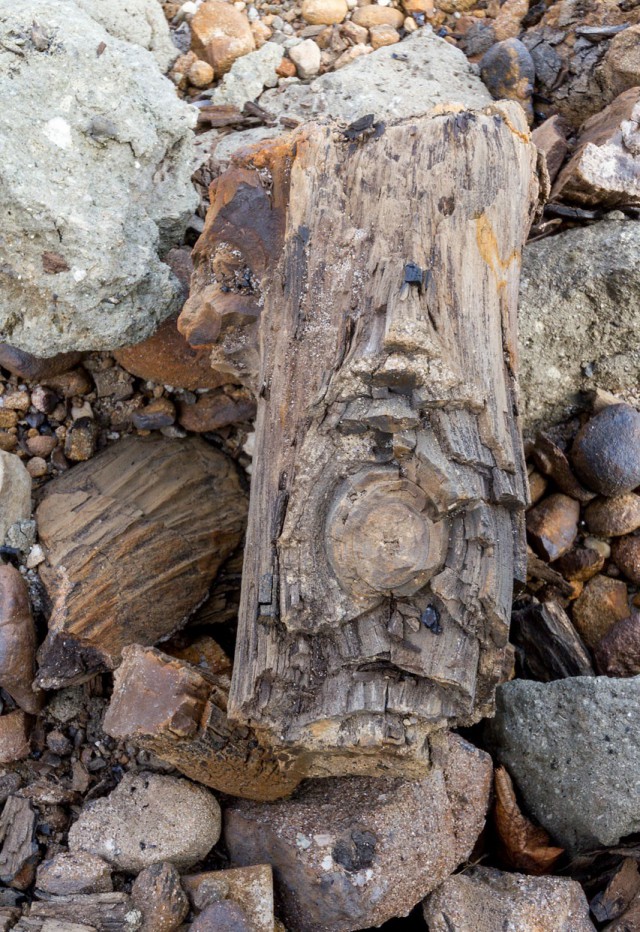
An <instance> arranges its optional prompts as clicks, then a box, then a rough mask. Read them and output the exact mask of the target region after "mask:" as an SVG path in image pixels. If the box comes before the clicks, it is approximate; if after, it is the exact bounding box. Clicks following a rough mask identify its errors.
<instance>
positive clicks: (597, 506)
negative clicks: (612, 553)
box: [584, 492, 640, 537]
mask: <svg viewBox="0 0 640 932" xmlns="http://www.w3.org/2000/svg"><path fill="white" fill-rule="evenodd" d="M584 517H585V521H586V523H587V527H588V528H589V531H590V532H591V533H592V534H597V535H600V536H601V537H622V536H623V535H624V534H631V533H633V531H635V530H637V529H638V528H639V527H640V495H636V494H635V493H633V492H627V494H626V495H616V496H614V497H613V498H597V499H596V500H595V501H594V502H591V504H590V505H588V506H587V508H586V510H585V513H584Z"/></svg>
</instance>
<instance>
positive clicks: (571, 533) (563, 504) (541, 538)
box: [526, 493, 580, 561]
mask: <svg viewBox="0 0 640 932" xmlns="http://www.w3.org/2000/svg"><path fill="white" fill-rule="evenodd" d="M579 517H580V505H579V503H578V502H577V501H575V499H573V498H569V496H568V495H561V494H560V493H557V494H555V495H550V496H549V497H548V498H545V499H543V500H542V501H541V502H539V503H538V504H537V505H535V507H533V508H531V509H530V510H529V511H528V512H527V519H526V520H527V537H528V539H529V543H530V544H531V546H532V547H533V549H534V550H535V551H536V553H537V554H538V556H540V557H543V558H544V559H546V560H549V561H553V560H557V559H558V557H561V556H562V555H563V554H565V553H566V552H567V551H568V550H569V549H570V548H571V546H572V545H573V542H574V540H575V539H576V535H577V533H578V519H579Z"/></svg>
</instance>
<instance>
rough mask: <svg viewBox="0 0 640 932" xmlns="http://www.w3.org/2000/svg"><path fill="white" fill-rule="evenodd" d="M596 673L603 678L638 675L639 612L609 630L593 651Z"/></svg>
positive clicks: (639, 656)
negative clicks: (600, 674) (602, 675)
mask: <svg viewBox="0 0 640 932" xmlns="http://www.w3.org/2000/svg"><path fill="white" fill-rule="evenodd" d="M593 656H594V658H595V662H596V665H597V667H598V671H599V672H600V673H602V674H604V675H605V676H636V675H637V674H638V673H640V612H632V613H631V615H630V616H629V617H628V618H623V619H622V621H618V622H617V623H616V624H615V625H613V627H611V628H609V630H608V631H607V633H606V634H605V635H604V637H603V638H602V639H601V640H600V641H598V643H597V644H596V645H595V647H594V649H593Z"/></svg>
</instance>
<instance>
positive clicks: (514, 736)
mask: <svg viewBox="0 0 640 932" xmlns="http://www.w3.org/2000/svg"><path fill="white" fill-rule="evenodd" d="M488 737H489V740H490V741H491V743H492V744H493V745H494V747H495V751H496V755H497V758H498V760H499V762H500V763H501V764H504V766H505V767H506V768H507V770H508V771H509V773H510V774H511V776H512V777H513V779H514V781H515V783H516V785H517V787H518V789H519V791H520V793H521V794H522V801H523V803H524V806H525V809H526V810H527V812H528V813H529V814H530V815H532V816H533V817H534V818H535V819H536V820H537V821H538V822H539V823H540V824H541V825H542V826H544V828H546V830H547V831H548V832H549V833H550V834H551V836H552V838H553V839H554V840H555V841H557V842H559V843H560V844H561V845H563V846H564V847H565V848H567V849H568V850H569V852H570V853H576V852H579V851H585V850H589V849H592V848H596V847H598V846H600V845H615V844H617V843H618V841H619V840H620V839H621V838H623V837H624V836H625V835H629V834H631V833H633V832H638V831H640V676H636V677H633V678H630V679H610V678H609V677H604V676H599V677H590V676H576V677H569V678H567V679H564V680H554V681H553V682H551V683H537V682H533V681H529V680H513V681H512V682H510V683H504V684H503V685H502V686H500V687H499V688H498V690H497V693H496V716H495V719H494V720H493V721H492V722H490V723H489V725H488Z"/></svg>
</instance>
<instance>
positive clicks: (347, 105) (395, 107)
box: [216, 7, 492, 163]
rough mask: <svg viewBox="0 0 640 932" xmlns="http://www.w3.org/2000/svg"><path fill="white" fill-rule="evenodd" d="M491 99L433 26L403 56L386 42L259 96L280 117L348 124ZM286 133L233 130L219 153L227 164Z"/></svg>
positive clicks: (278, 129)
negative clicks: (361, 55)
mask: <svg viewBox="0 0 640 932" xmlns="http://www.w3.org/2000/svg"><path fill="white" fill-rule="evenodd" d="M363 9H369V8H368V7H364V8H363ZM379 9H382V7H379ZM357 48H365V47H364V46H362V47H360V46H354V49H357ZM491 102H492V98H491V95H490V94H489V92H488V91H487V89H486V88H485V86H484V85H483V83H482V81H481V80H480V78H479V77H477V76H476V75H475V74H474V73H473V70H472V67H471V65H470V64H469V63H468V62H467V60H466V58H465V56H464V55H463V54H462V52H460V51H459V50H458V49H455V48H453V46H451V45H449V43H447V42H445V41H444V39H440V38H438V37H437V36H435V35H434V34H433V32H432V30H431V28H430V27H425V28H424V29H418V30H417V31H416V32H414V33H413V35H411V36H409V37H408V38H407V39H405V40H404V41H403V43H402V56H399V55H398V54H397V49H394V47H393V46H387V47H385V48H381V49H378V50H377V51H376V52H372V53H371V54H370V55H366V56H365V57H364V58H360V59H358V60H356V61H354V62H352V63H351V64H349V65H347V66H345V67H344V68H340V70H339V71H333V72H330V73H328V74H323V75H321V76H320V77H319V78H317V79H316V80H315V81H313V83H312V84H291V85H289V86H288V87H284V88H278V89H276V90H271V91H265V93H264V94H263V95H262V96H261V98H260V106H262V107H264V108H265V109H266V110H268V111H269V112H270V113H273V114H274V115H275V116H276V117H278V116H288V117H294V118H297V119H300V120H308V119H313V117H314V116H328V117H332V118H334V119H337V120H344V121H346V122H347V123H351V122H353V121H354V120H357V119H358V118H359V117H362V116H365V115H366V114H367V113H374V114H375V116H376V119H378V120H388V119H401V118H403V117H411V116H418V115H420V114H422V113H427V112H428V111H429V110H431V109H432V108H433V107H435V106H437V105H439V104H450V103H459V104H462V105H463V106H465V107H486V106H487V105H488V104H490V103H491ZM281 132H282V126H281V125H278V126H275V127H261V128H260V129H255V130H246V131H244V132H239V133H230V134H229V135H228V136H225V137H224V138H223V139H222V140H221V141H220V142H219V143H218V146H217V148H216V158H217V159H218V160H219V161H220V162H222V163H226V162H227V161H228V160H229V159H230V157H231V155H232V154H233V153H234V152H235V151H236V150H237V149H238V148H239V147H241V146H245V145H248V144H250V143H253V142H258V141H259V140H261V139H266V138H269V137H272V136H277V135H279V134H280V133H281Z"/></svg>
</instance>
